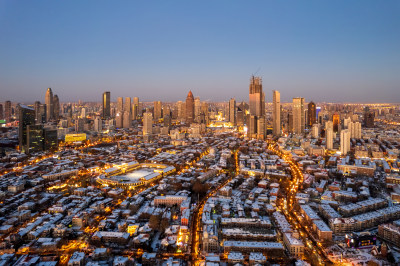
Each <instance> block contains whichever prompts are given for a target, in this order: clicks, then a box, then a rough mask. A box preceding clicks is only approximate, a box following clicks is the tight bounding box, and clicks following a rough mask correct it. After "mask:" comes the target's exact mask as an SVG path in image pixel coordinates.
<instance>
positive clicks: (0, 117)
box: [0, 103, 4, 120]
mask: <svg viewBox="0 0 400 266" xmlns="http://www.w3.org/2000/svg"><path fill="white" fill-rule="evenodd" d="M3 119H4V111H3V105H2V104H1V103H0V120H3Z"/></svg>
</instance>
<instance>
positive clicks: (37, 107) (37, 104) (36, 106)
mask: <svg viewBox="0 0 400 266" xmlns="http://www.w3.org/2000/svg"><path fill="white" fill-rule="evenodd" d="M33 107H34V109H35V120H36V123H41V120H42V117H41V116H40V102H39V101H36V102H35V104H34V105H33Z"/></svg>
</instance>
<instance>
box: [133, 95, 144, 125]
mask: <svg viewBox="0 0 400 266" xmlns="http://www.w3.org/2000/svg"><path fill="white" fill-rule="evenodd" d="M139 115H140V116H141V115H142V114H141V113H140V114H139V98H138V97H133V106H132V119H134V120H136V119H138V116H139Z"/></svg>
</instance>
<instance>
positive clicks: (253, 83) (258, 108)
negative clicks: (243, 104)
mask: <svg viewBox="0 0 400 266" xmlns="http://www.w3.org/2000/svg"><path fill="white" fill-rule="evenodd" d="M249 109H250V123H249V125H250V126H249V127H248V129H247V135H248V136H249V137H251V138H264V137H265V95H264V92H263V89H262V80H261V78H260V77H255V76H252V77H251V79H250V86H249ZM259 121H260V122H259ZM259 125H260V126H262V127H261V128H259V127H258V126H259Z"/></svg>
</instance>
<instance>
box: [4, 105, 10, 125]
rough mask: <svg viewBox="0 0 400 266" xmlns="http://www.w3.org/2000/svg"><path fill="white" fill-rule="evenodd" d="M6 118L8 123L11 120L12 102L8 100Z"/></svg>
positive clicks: (5, 107)
mask: <svg viewBox="0 0 400 266" xmlns="http://www.w3.org/2000/svg"><path fill="white" fill-rule="evenodd" d="M4 120H6V122H7V123H9V122H10V121H11V102H10V101H6V102H5V103H4Z"/></svg>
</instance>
